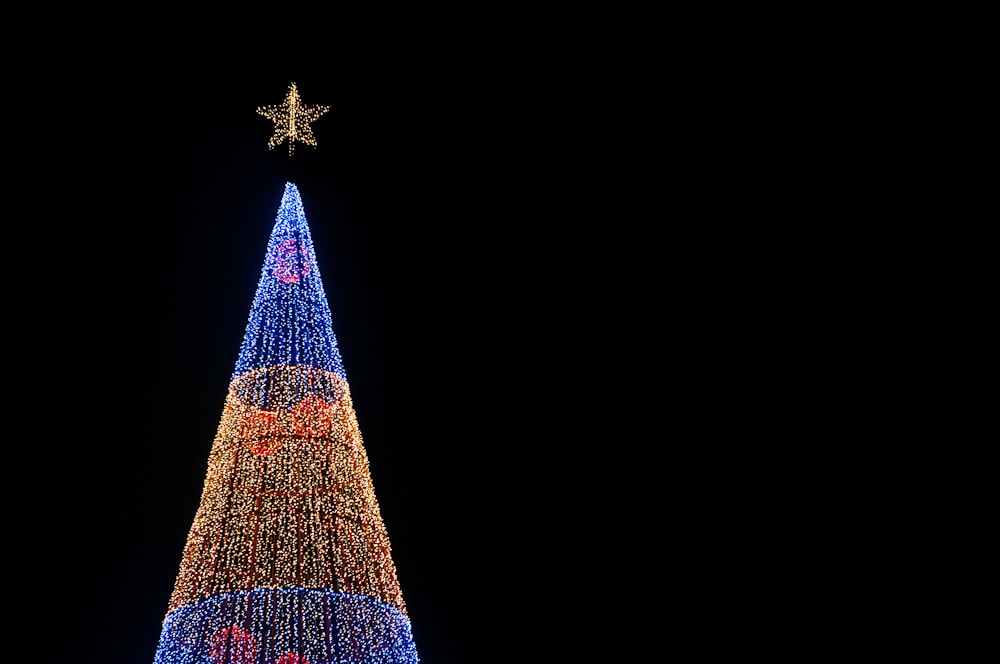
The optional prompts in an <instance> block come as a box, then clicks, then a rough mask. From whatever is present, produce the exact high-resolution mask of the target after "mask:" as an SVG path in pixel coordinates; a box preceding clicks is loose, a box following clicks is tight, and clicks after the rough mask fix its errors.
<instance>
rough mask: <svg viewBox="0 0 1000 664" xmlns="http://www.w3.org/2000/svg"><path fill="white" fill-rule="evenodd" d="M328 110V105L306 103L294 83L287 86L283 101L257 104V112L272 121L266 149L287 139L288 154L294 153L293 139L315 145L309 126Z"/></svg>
mask: <svg viewBox="0 0 1000 664" xmlns="http://www.w3.org/2000/svg"><path fill="white" fill-rule="evenodd" d="M329 110H330V107H329V106H316V105H306V104H303V103H302V99H301V98H300V97H299V90H298V88H297V87H295V83H292V84H291V85H289V86H288V93H287V94H286V95H285V101H283V102H282V103H280V104H278V105H276V106H258V107H257V113H258V114H260V115H263V116H264V117H266V118H269V119H270V120H273V121H274V135H273V136H271V140H269V141H268V142H267V149H268V150H272V149H274V148H275V147H276V146H278V145H281V142H282V141H283V140H285V139H286V138H287V139H288V155H289V156H291V155H293V154H294V153H295V141H302V142H303V143H305V144H306V145H312V146H313V147H315V146H316V138H315V137H314V136H313V133H312V127H310V126H309V123H310V122H313V121H315V120H316V118H318V117H319V116H321V115H323V114H324V113H326V112H327V111H329Z"/></svg>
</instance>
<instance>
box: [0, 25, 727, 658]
mask: <svg viewBox="0 0 1000 664" xmlns="http://www.w3.org/2000/svg"><path fill="white" fill-rule="evenodd" d="M63 18H64V21H63V27H62V29H61V30H59V31H49V30H39V29H36V30H34V31H33V34H36V35H37V37H36V39H35V42H34V43H35V47H34V49H33V51H32V53H33V55H30V56H29V57H28V58H27V61H26V62H23V63H22V64H23V65H24V66H23V67H22V68H21V70H20V73H22V74H27V76H25V79H26V80H25V81H24V83H23V85H20V86H19V87H18V92H19V93H20V94H23V97H22V98H20V99H17V98H13V99H10V100H9V101H8V106H9V107H10V106H14V107H15V108H21V107H23V108H26V109H31V110H30V112H26V113H25V115H26V120H25V121H26V124H21V123H18V122H14V123H12V124H10V125H9V126H8V130H9V131H11V132H12V133H13V134H14V135H15V138H17V139H20V140H23V141H26V142H28V143H29V145H28V146H26V148H27V149H26V151H25V152H23V153H21V154H22V155H23V156H22V158H21V163H20V164H15V165H14V168H15V170H17V175H18V178H17V179H19V180H20V179H21V176H25V177H23V181H22V182H20V183H19V188H18V190H17V194H16V196H17V199H16V201H15V203H16V204H17V210H18V213H17V214H15V215H14V216H15V219H14V220H12V223H11V225H12V226H16V228H15V229H14V230H16V232H17V235H16V240H15V247H12V248H11V250H10V252H9V255H11V256H13V260H11V261H8V265H11V266H13V270H14V272H15V276H16V279H15V280H14V281H13V283H15V284H16V288H15V291H14V292H13V293H8V297H9V302H13V304H14V306H15V311H16V315H15V316H13V317H12V324H11V325H10V327H9V332H11V333H12V334H13V335H14V340H13V344H14V347H15V348H17V349H19V350H18V352H15V353H13V356H12V357H9V358H8V362H9V363H10V366H11V367H12V368H13V371H14V373H15V375H16V376H17V377H18V378H17V381H16V383H17V384H16V392H17V397H18V398H19V399H20V402H19V406H18V408H19V409H20V410H19V413H18V415H17V417H18V418H19V421H21V422H24V425H23V432H22V434H21V438H20V441H21V442H20V443H19V445H18V447H19V451H20V454H21V455H23V457H19V458H18V463H17V466H16V467H14V468H9V470H8V473H10V474H12V475H13V477H12V478H11V479H12V482H9V483H8V487H13V488H14V489H15V491H14V493H13V499H12V502H11V503H10V504H11V505H13V506H14V509H13V515H12V519H11V521H10V524H11V528H13V529H14V531H13V532H16V533H18V536H17V537H16V539H13V541H15V542H17V550H18V551H19V552H20V553H21V554H23V555H24V558H25V567H24V568H23V573H17V574H15V576H16V577H17V579H16V580H17V581H18V582H19V583H20V584H23V588H24V590H23V593H21V594H20V595H19V597H21V598H22V600H21V609H20V611H19V612H18V618H20V619H21V620H20V621H17V622H15V625H16V627H15V628H14V629H15V639H14V640H15V641H18V642H23V643H24V644H25V645H26V647H29V648H31V649H32V650H33V651H34V652H35V653H36V659H34V660H32V661H46V662H48V661H51V662H57V661H59V662H62V661H72V662H100V663H101V664H118V663H121V664H140V663H142V662H151V661H152V657H153V655H154V653H155V650H156V645H157V641H158V637H159V632H160V622H161V620H162V618H163V617H164V614H165V611H166V606H167V601H168V599H169V595H170V592H171V590H172V587H173V582H174V578H175V575H176V572H177V569H178V565H179V563H180V557H181V552H182V548H183V545H184V540H185V537H186V534H187V530H188V527H189V526H190V524H191V521H192V519H193V517H194V514H195V510H196V508H197V505H198V501H199V498H200V491H201V485H202V481H203V479H204V473H205V470H206V463H207V458H208V452H209V449H210V447H211V443H212V438H213V436H214V433H215V428H216V426H217V424H218V419H219V417H220V415H221V411H222V405H223V400H224V397H225V394H226V390H227V386H228V381H229V377H230V374H231V372H232V370H233V367H234V365H235V362H236V358H237V353H238V350H239V345H240V342H241V340H242V335H243V331H244V326H245V324H246V320H247V316H248V313H249V308H250V304H251V301H252V298H253V295H254V292H255V290H256V285H257V280H258V278H259V276H260V269H261V265H262V262H263V259H264V250H265V247H266V243H267V239H268V236H269V233H270V230H271V227H272V225H273V223H274V219H275V215H276V212H277V208H278V204H279V202H280V198H281V194H282V191H283V188H284V185H285V182H287V181H293V182H295V184H297V185H298V187H299V189H300V192H301V194H302V198H303V202H304V206H305V212H306V217H307V219H308V221H309V224H310V228H311V231H312V235H313V240H314V242H315V248H316V255H317V259H318V261H319V267H320V270H321V274H322V277H323V281H324V285H325V288H326V293H327V296H328V299H329V302H330V306H331V309H332V312H333V323H334V330H335V332H336V334H337V338H338V342H339V345H340V350H341V354H342V356H343V359H344V364H345V368H346V371H347V376H348V380H349V382H350V385H351V390H352V394H353V396H354V402H355V407H356V409H357V413H358V419H359V423H360V426H361V431H362V434H363V436H364V440H365V445H366V449H367V451H368V455H369V459H370V462H371V472H372V478H373V481H374V485H375V491H376V495H377V497H378V498H379V502H380V505H381V508H382V514H383V517H384V519H385V522H386V526H387V529H388V532H389V537H390V540H391V542H392V545H393V556H394V561H395V563H396V567H397V571H398V575H399V579H400V583H401V586H402V589H403V595H404V598H405V599H406V602H407V605H408V609H409V613H410V616H411V619H412V623H413V632H414V637H415V640H416V643H417V647H418V650H419V652H420V654H421V657H422V660H423V661H424V662H426V663H427V664H450V663H463V664H486V663H491V662H505V663H511V664H512V663H517V664H521V663H528V662H627V661H636V660H635V658H634V657H633V656H629V655H628V653H630V652H633V651H636V650H645V651H647V652H650V653H652V658H651V659H649V660H642V661H674V660H677V661H679V660H680V659H681V656H682V653H683V652H685V651H686V649H687V647H688V644H689V643H690V642H691V641H693V640H694V636H693V634H694V633H695V632H696V631H697V630H698V629H699V614H698V609H697V608H696V607H697V606H698V600H697V598H699V597H700V589H701V588H702V587H703V586H704V584H705V583H706V578H707V577H709V576H710V575H709V574H708V571H707V570H708V569H709V568H710V566H709V565H708V563H707V562H706V559H705V553H706V552H705V551H703V550H701V548H700V546H701V545H700V544H699V535H698V534H697V533H699V532H700V528H701V526H699V525H696V524H698V522H699V518H700V515H701V513H702V512H703V511H704V510H705V509H706V507H705V506H706V505H707V504H708V500H709V499H708V498H707V497H706V495H705V493H704V490H703V489H702V486H701V483H700V480H699V478H698V472H697V470H696V468H695V465H694V464H693V459H694V458H695V450H696V449H697V448H698V446H699V445H701V444H702V439H703V438H704V436H705V433H704V428H705V427H703V426H698V422H697V421H698V413H699V412H700V408H701V405H700V401H699V394H700V390H701V389H702V386H701V385H700V384H699V383H698V382H697V381H696V380H695V379H694V378H692V376H694V375H697V372H696V371H693V370H692V369H691V366H692V365H697V364H699V356H700V355H701V354H702V353H703V352H704V351H703V348H702V346H701V345H699V342H703V340H702V339H698V337H699V330H697V328H698V323H697V321H698V318H699V316H702V315H703V312H702V310H701V306H702V305H701V304H696V302H697V300H698V297H697V296H698V293H699V290H700V289H701V288H703V284H704V282H705V281H706V280H707V279H708V278H709V277H707V276H706V275H705V273H704V272H703V271H702V267H701V266H700V265H699V261H698V259H697V253H698V248H697V246H695V245H694V244H692V242H691V238H692V230H691V229H692V226H693V225H694V224H695V220H696V215H695V214H694V213H692V212H691V210H690V209H687V208H686V207H685V206H682V205H681V204H680V201H681V200H682V196H683V194H684V193H685V192H684V191H683V190H684V189H685V186H686V185H685V183H684V178H683V176H682V175H681V172H682V171H683V166H684V165H683V164H681V165H680V171H679V170H678V167H677V164H676V159H675V158H674V156H673V155H672V153H671V143H673V144H674V145H675V146H676V145H679V144H680V143H681V141H682V140H684V139H685V137H686V136H687V131H688V130H686V129H685V127H684V126H683V124H682V123H681V124H677V123H678V118H677V117H676V116H671V115H670V114H669V112H668V111H664V114H663V115H660V111H659V110H654V107H652V106H651V100H652V99H654V98H657V97H662V96H667V97H668V98H669V97H670V96H671V95H677V98H676V99H675V100H674V101H673V104H674V105H681V104H682V100H681V98H680V97H681V93H680V88H681V84H682V82H683V80H684V77H685V76H686V74H685V73H684V72H685V68H684V66H677V65H676V63H675V64H674V65H672V66H669V67H668V66H660V65H659V64H657V63H658V62H661V60H660V59H659V58H665V57H666V55H667V54H666V53H665V51H666V49H662V51H661V48H660V44H661V42H660V41H659V40H658V39H657V38H653V37H649V36H648V32H647V31H645V30H642V29H641V28H642V26H641V25H639V24H641V23H642V19H641V18H640V19H636V21H637V23H636V24H635V25H633V24H632V23H630V22H629V21H621V20H618V21H610V20H605V19H606V17H601V16H588V17H581V16H579V15H566V16H553V17H545V18H544V19H543V18H542V17H540V16H534V17H531V18H530V20H529V19H518V18H514V17H510V16H500V15H497V16H489V17H475V18H473V17H462V16H457V17H456V16H453V15H444V14H442V15H439V16H435V15H432V14H421V15H419V16H417V15H411V16H398V15H397V16H393V17H391V18H389V17H385V16H384V17H381V18H372V17H364V18H361V17H349V16H345V15H333V16H319V15H317V16H310V15H308V13H304V14H302V15H301V16H299V18H298V19H297V22H294V23H288V22H287V20H286V19H285V18H284V16H283V15H282V14H275V15H274V16H273V17H272V18H271V19H269V20H261V21H258V22H256V23H257V24H256V25H251V22H249V21H247V22H246V23H245V24H241V23H233V22H232V21H231V20H212V19H209V18H206V17H203V16H198V17H197V18H192V19H191V20H190V21H187V20H183V19H176V18H173V19H171V20H169V21H165V20H164V17H162V16H160V15H157V14H156V13H154V12H152V11H150V12H149V13H148V14H144V15H143V14H134V15H130V16H129V17H127V18H128V26H129V27H128V28H127V29H126V28H115V27H113V26H111V25H103V24H102V22H101V21H100V20H98V19H97V18H95V17H94V16H90V15H88V16H81V17H79V18H80V20H81V21H85V23H84V24H81V25H79V26H77V25H74V19H73V17H63ZM164 23H167V24H168V25H164ZM633 28H634V29H633ZM43 53H50V54H51V53H54V54H55V55H54V56H52V57H51V58H49V59H46V58H43V57H42V54H43ZM291 81H295V82H296V83H297V84H298V88H299V92H300V94H301V96H302V99H303V101H304V102H305V103H307V104H327V105H330V106H331V110H330V111H329V112H328V113H327V114H326V115H324V116H322V117H321V118H320V119H319V120H317V121H316V122H315V123H313V125H312V126H313V131H314V135H315V137H316V139H317V141H318V146H317V147H316V148H313V147H309V146H305V145H302V144H298V145H297V146H296V154H295V156H294V157H291V158H289V157H288V155H287V144H282V145H281V146H280V147H279V148H278V149H276V150H274V151H269V150H268V149H267V141H268V139H269V137H270V136H271V134H272V131H273V123H272V122H271V121H270V120H268V119H267V118H264V117H262V116H259V115H257V114H256V113H255V109H256V107H257V106H261V105H268V104H278V103H280V102H281V101H282V99H283V98H284V95H285V92H286V90H287V88H288V85H289V83H290V82H291ZM22 102H23V103H22ZM670 105H671V104H667V105H666V108H668V109H669V107H670ZM659 108H663V107H656V109H659ZM8 110H10V108H8ZM671 123H673V125H672V128H671V134H672V135H671V136H667V137H666V138H667V140H665V141H664V140H663V139H664V133H665V132H664V129H665V127H667V126H671ZM667 164H670V167H669V168H668V166H667ZM672 201H675V202H676V204H675V205H671V202H672ZM21 210H23V212H22V211H21ZM19 587H20V586H19ZM53 621H54V622H53ZM37 657H41V660H39V659H37Z"/></svg>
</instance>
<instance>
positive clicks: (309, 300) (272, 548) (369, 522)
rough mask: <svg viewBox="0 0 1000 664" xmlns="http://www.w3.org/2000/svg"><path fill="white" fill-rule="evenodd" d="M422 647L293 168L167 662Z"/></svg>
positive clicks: (209, 478)
mask: <svg viewBox="0 0 1000 664" xmlns="http://www.w3.org/2000/svg"><path fill="white" fill-rule="evenodd" d="M418 661H419V659H418V656H417V651H416V647H415V645H414V643H413V637H412V633H411V629H410V621H409V617H408V615H407V613H406V607H405V605H404V603H403V597H402V594H401V592H400V588H399V583H398V580H397V578H396V569H395V566H394V564H393V561H392V557H391V554H390V547H389V539H388V536H387V534H386V530H385V526H384V524H383V522H382V516H381V513H380V511H379V506H378V502H377V501H376V499H375V493H374V490H373V486H372V481H371V475H370V473H369V468H368V457H367V455H366V453H365V449H364V446H363V444H362V439H361V433H360V431H359V429H358V423H357V418H356V415H355V411H354V407H353V404H352V401H351V392H350V388H349V386H348V384H347V377H346V376H345V374H344V367H343V364H342V363H341V358H340V351H339V350H338V348H337V340H336V337H335V336H334V333H333V323H332V319H331V316H330V308H329V305H328V304H327V300H326V294H325V292H324V290H323V284H322V281H321V279H320V275H319V268H318V267H317V264H316V260H315V256H314V254H313V244H312V238H311V236H310V234H309V228H308V225H307V224H306V217H305V213H304V211H303V207H302V199H301V197H300V196H299V192H298V189H297V188H296V187H295V185H294V184H292V183H290V182H289V183H287V184H286V185H285V191H284V195H283V197H282V200H281V206H280V209H279V210H278V216H277V220H276V221H275V224H274V229H273V230H272V232H271V238H270V241H269V242H268V246H267V255H266V258H265V260H264V268H263V270H262V272H261V276H260V282H259V284H258V287H257V294H256V296H255V297H254V301H253V306H252V307H251V310H250V317H249V321H248V323H247V328H246V334H245V336H244V339H243V344H242V347H241V348H240V355H239V359H238V361H237V363H236V369H235V370H234V372H233V375H232V379H231V382H230V385H229V392H228V394H227V396H226V402H225V405H224V408H223V412H222V418H221V421H220V422H219V427H218V431H217V433H216V436H215V440H214V442H213V445H212V451H211V453H210V455H209V460H208V472H207V475H206V477H205V485H204V489H203V492H202V497H201V503H200V505H199V507H198V511H197V514H196V515H195V518H194V523H193V524H192V526H191V530H190V533H189V534H188V539H187V544H186V546H185V548H184V555H183V559H182V561H181V565H180V571H179V573H178V576H177V580H176V583H175V585H174V591H173V594H172V596H171V598H170V603H169V607H168V610H167V615H166V617H165V618H164V621H163V630H162V633H161V635H160V643H159V647H158V649H157V652H156V658H155V660H154V664H347V663H356V662H358V663H360V662H363V663H365V664H389V663H393V664H413V663H416V662H418Z"/></svg>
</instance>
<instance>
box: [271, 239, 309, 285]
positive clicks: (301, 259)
mask: <svg viewBox="0 0 1000 664" xmlns="http://www.w3.org/2000/svg"><path fill="white" fill-rule="evenodd" d="M311 266H312V255H311V252H310V251H309V248H308V247H306V246H305V245H304V244H302V243H301V242H299V241H298V240H296V239H295V238H293V237H290V238H288V239H287V240H284V241H283V242H282V243H281V244H279V245H278V248H277V249H276V250H275V256H274V276H275V277H277V278H278V280H279V281H282V282H284V283H286V284H294V283H296V282H298V280H299V279H301V278H302V277H304V276H306V273H307V272H309V268H310V267H311Z"/></svg>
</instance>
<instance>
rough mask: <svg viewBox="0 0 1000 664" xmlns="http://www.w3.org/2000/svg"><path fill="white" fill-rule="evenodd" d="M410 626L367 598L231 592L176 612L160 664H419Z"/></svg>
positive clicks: (302, 591) (297, 591)
mask: <svg viewBox="0 0 1000 664" xmlns="http://www.w3.org/2000/svg"><path fill="white" fill-rule="evenodd" d="M418 661H419V660H418V658H417V650H416V647H415V645H414V643H413V635H412V633H411V631H410V621H409V619H408V618H407V617H406V615H405V614H403V613H402V612H401V611H400V610H399V609H397V608H396V607H393V606H389V605H387V604H384V603H382V602H379V601H377V600H374V599H372V598H371V597H366V596H364V595H350V594H346V593H338V592H334V591H331V590H324V589H307V588H282V589H278V590H270V589H265V588H261V589H257V590H251V591H243V592H233V593H226V594H223V595H218V596H216V597H212V598H210V599H206V600H204V601H201V602H195V603H193V604H187V605H185V606H182V607H180V608H178V609H175V610H174V611H172V612H171V613H170V614H169V615H168V616H167V617H166V620H164V622H163V632H162V634H161V636H160V644H159V648H158V649H157V651H156V659H155V660H154V664H416V663H417V662H418Z"/></svg>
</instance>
